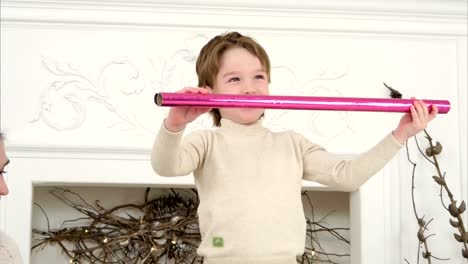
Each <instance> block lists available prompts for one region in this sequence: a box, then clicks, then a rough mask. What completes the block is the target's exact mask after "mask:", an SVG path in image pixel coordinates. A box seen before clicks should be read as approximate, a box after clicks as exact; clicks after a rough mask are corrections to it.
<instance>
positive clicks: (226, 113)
mask: <svg viewBox="0 0 468 264" xmlns="http://www.w3.org/2000/svg"><path fill="white" fill-rule="evenodd" d="M213 93H216V94H251V95H268V94H269V91H268V76H267V73H266V72H265V69H264V67H263V66H262V64H261V63H260V60H259V59H258V58H257V57H255V56H254V55H252V54H251V53H250V52H249V51H247V50H246V49H243V48H231V49H229V50H227V51H225V52H224V54H223V56H222V57H221V62H220V68H219V72H218V74H217V75H216V77H215V81H214V87H213ZM219 111H220V113H221V116H222V117H223V118H227V119H230V120H232V121H235V122H237V123H241V124H250V123H253V122H255V121H257V120H258V119H259V118H260V116H261V115H262V114H263V111H264V109H258V108H220V109H219Z"/></svg>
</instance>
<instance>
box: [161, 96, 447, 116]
mask: <svg viewBox="0 0 468 264" xmlns="http://www.w3.org/2000/svg"><path fill="white" fill-rule="evenodd" d="M154 101H155V103H156V105H158V106H194V107H208V108H265V109H293V110H329V111H367V112H401V113H407V112H410V106H411V105H412V104H413V101H414V100H413V99H392V98H358V97H320V96H281V95H244V94H242V95H240V94H191V93H157V94H156V95H155V97H154ZM422 101H423V102H424V103H426V105H427V106H428V108H429V110H430V109H431V106H432V105H436V106H437V107H438V110H439V113H440V114H446V113H448V112H449V110H450V102H449V101H448V100H422Z"/></svg>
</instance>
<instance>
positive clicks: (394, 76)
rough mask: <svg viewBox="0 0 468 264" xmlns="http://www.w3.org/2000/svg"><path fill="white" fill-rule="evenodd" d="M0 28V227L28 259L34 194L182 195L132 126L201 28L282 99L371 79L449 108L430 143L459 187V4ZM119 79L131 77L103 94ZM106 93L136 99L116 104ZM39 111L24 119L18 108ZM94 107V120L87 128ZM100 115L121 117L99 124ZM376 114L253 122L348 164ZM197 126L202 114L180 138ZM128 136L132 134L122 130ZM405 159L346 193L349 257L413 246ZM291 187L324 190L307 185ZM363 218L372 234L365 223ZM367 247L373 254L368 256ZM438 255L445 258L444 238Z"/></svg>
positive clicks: (191, 5) (151, 10)
mask: <svg viewBox="0 0 468 264" xmlns="http://www.w3.org/2000/svg"><path fill="white" fill-rule="evenodd" d="M129 2H130V1H129ZM0 19H1V27H2V40H1V41H2V66H4V67H2V68H1V70H2V78H1V82H2V85H1V98H0V100H1V109H0V110H1V120H0V121H1V124H0V125H1V128H2V130H6V132H7V138H8V137H9V138H10V140H11V141H10V142H8V141H7V152H8V154H9V156H10V159H11V160H12V163H11V165H10V168H8V171H9V173H8V179H7V180H8V183H9V185H10V187H11V190H12V193H11V194H10V195H9V196H7V197H5V198H6V199H2V200H1V201H0V205H1V206H0V213H1V216H0V228H2V229H5V230H6V232H8V233H9V234H11V235H12V236H13V237H14V238H15V239H17V241H18V242H19V243H20V245H21V252H22V254H23V255H24V256H25V261H26V262H28V260H29V248H30V235H31V234H30V228H31V221H30V219H31V208H32V202H31V201H32V200H33V198H34V193H33V187H34V186H50V185H92V186H153V187H162V188H165V187H170V186H179V187H192V186H193V179H192V178H191V176H189V177H185V178H163V177H159V176H157V175H155V174H154V172H153V171H152V170H151V166H150V164H149V153H150V144H151V142H152V139H153V135H152V134H151V133H152V132H151V131H150V133H147V132H146V134H144V133H142V132H141V131H147V130H151V129H148V124H153V122H154V123H158V124H159V123H160V121H161V120H162V118H163V116H164V113H163V111H164V110H161V111H158V113H153V112H150V111H151V110H153V108H152V106H153V105H152V104H151V101H150V98H149V97H150V96H149V95H151V93H152V92H153V90H151V89H147V88H160V87H179V84H180V83H179V82H177V83H175V82H172V83H171V81H170V79H171V78H170V76H171V74H174V76H182V75H183V78H187V79H189V78H192V77H193V76H188V75H185V74H180V73H181V72H182V73H185V71H179V72H177V73H176V72H175V71H176V70H177V69H176V68H174V67H176V66H174V64H177V63H179V62H183V63H186V64H190V67H191V66H193V65H192V64H193V62H194V56H196V52H195V51H194V50H190V48H193V49H197V48H199V47H198V45H199V44H198V42H197V43H195V41H191V40H190V41H188V42H190V45H186V43H184V41H185V40H187V37H190V36H193V37H194V38H195V39H199V40H201V41H200V42H205V41H206V40H207V38H208V37H207V36H208V35H211V34H214V33H220V32H222V31H227V30H231V29H235V30H239V31H244V30H246V31H247V32H248V33H249V34H250V33H252V35H254V36H258V37H260V38H262V40H264V41H265V42H262V43H265V44H267V45H268V47H266V48H267V50H269V51H270V50H274V52H272V53H270V56H271V55H273V56H275V60H272V62H273V70H274V71H275V72H274V73H273V76H281V77H275V78H274V80H273V83H272V86H271V88H272V89H276V88H278V87H282V86H285V88H288V89H289V88H290V90H281V92H283V94H284V93H295V94H314V93H317V94H319V95H324V94H328V95H337V96H339V95H350V94H358V95H363V94H365V95H376V96H386V94H385V91H384V90H383V89H384V88H383V87H381V86H379V85H381V81H387V79H388V80H390V81H394V82H395V83H394V84H391V85H392V86H394V87H395V88H397V89H400V88H401V89H402V91H403V92H406V94H405V95H406V96H412V95H422V94H423V95H427V96H429V97H437V96H447V97H449V99H453V100H454V102H453V106H454V107H453V111H452V112H451V113H450V114H449V115H447V116H443V117H441V118H439V120H437V124H436V125H434V128H435V129H434V130H435V133H437V132H443V133H440V135H442V136H440V137H438V138H440V139H441V141H442V142H444V143H445V142H446V144H447V147H444V151H448V152H450V153H451V154H452V153H455V155H458V154H460V158H459V159H451V160H447V161H445V162H446V166H447V168H449V169H451V170H452V173H451V177H454V178H453V180H454V182H456V184H458V183H460V186H461V187H460V188H459V190H460V196H463V195H464V196H465V197H466V194H467V193H468V191H467V186H468V183H467V181H468V180H467V178H466V177H463V176H462V175H466V172H467V162H466V161H467V149H468V148H467V146H466V145H467V139H466V131H467V125H466V118H467V109H466V102H467V91H466V87H467V77H466V71H467V61H466V55H467V54H466V50H467V40H466V38H467V34H468V33H467V9H466V1H458V0H454V1H411V2H409V1H377V0H376V1H361V2H357V1H338V0H332V1H325V0H318V1H306V0H291V1H280V0H271V1H266V0H261V1H248V0H240V1H234V0H219V1H216V0H200V1H196V0H174V1H169V0H167V1H157V0H138V1H133V2H131V3H127V2H126V1H123V0H112V1H111V0H109V1H107V0H98V1H91V0H83V1H71V0H60V1H54V0H50V1H46V0H39V1H22V0H16V1H12V0H2V1H1V18H0ZM4 36H6V37H4ZM123 38H129V39H130V38H132V39H131V41H127V42H126V41H121V40H122V39H123ZM160 38H164V41H160ZM125 40H127V39H125ZM31 43H33V44H31ZM142 43H143V44H146V46H145V45H143V44H142ZM291 43H292V44H294V46H293V45H291ZM4 44H5V45H4ZM155 47H157V49H155ZM348 47H350V48H349V49H345V48H348ZM5 51H7V52H5ZM197 51H198V50H197ZM285 51H286V52H285ZM4 52H5V53H4ZM103 53H105V54H103ZM149 54H150V55H149ZM304 54H306V55H304ZM307 56H309V57H307ZM174 60H175V61H174ZM42 62H43V63H42ZM171 63H173V64H172V65H171ZM327 63H329V65H330V66H327ZM179 66H180V65H179ZM314 67H315V68H314ZM322 68H323V70H322ZM190 69H191V70H192V68H190ZM171 72H172V73H171ZM24 73H28V76H27V78H25V77H23V76H24V75H25V74H24ZM148 76H150V77H148ZM115 77H119V78H116V79H115ZM383 79H385V80H383ZM121 80H123V81H125V82H128V83H127V84H126V85H123V86H121V87H119V88H118V89H115V90H112V89H114V88H117V85H114V84H118V82H119V81H121ZM278 80H279V84H278V83H275V82H276V81H278ZM183 81H184V82H185V81H187V80H185V79H184V80H183ZM112 82H113V84H112ZM187 82H188V81H187ZM380 88H382V91H380V90H379V89H380ZM41 89H43V90H41ZM65 91H66V92H65ZM145 92H146V93H147V94H146V95H142V93H145ZM110 93H115V94H117V95H118V96H119V97H120V98H121V99H122V98H123V100H128V98H132V97H138V96H142V97H144V98H145V101H140V100H135V101H132V102H131V103H129V105H126V106H125V107H118V104H117V103H116V102H115V101H113V100H112V99H111V98H112V96H111V95H110ZM25 94H27V95H28V96H25ZM277 94H280V93H279V92H278V93H277ZM384 94H385V95H384ZM41 96H42V97H41ZM146 97H148V98H147V99H148V100H146ZM52 98H55V99H57V98H58V100H57V101H53V100H51V99H52ZM36 102H37V104H38V107H37V110H36V111H35V112H34V111H31V112H33V114H31V113H30V112H29V111H28V110H29V109H28V108H29V107H30V106H31V105H35V103H36ZM51 102H52V103H51ZM142 104H146V105H144V106H145V107H142V108H143V110H142V111H140V112H139V114H140V115H139V116H140V117H141V118H142V119H143V120H145V121H146V122H147V123H138V121H139V120H135V119H133V118H132V111H133V110H135V108H137V107H140V106H141V105H142ZM96 105H97V106H98V107H96ZM57 106H59V107H57ZM90 106H93V108H91V109H92V110H89V107H90ZM55 107H57V108H55ZM129 108H132V109H129ZM51 109H58V111H56V112H53V114H52V112H51V111H50V110H51ZM148 109H149V111H147V110H148ZM65 110H66V111H68V112H66V111H65ZM91 111H93V115H97V116H98V117H97V118H95V119H96V120H94V121H93V122H91V124H89V120H90V119H91V118H90V117H91V115H89V112H91ZM104 114H108V115H104ZM64 116H66V117H68V118H70V119H66V118H64ZM103 116H106V117H107V116H113V117H115V120H120V121H119V122H120V123H118V125H115V124H116V123H111V124H109V123H106V122H107V119H104V118H103ZM304 116H306V117H307V118H308V119H306V120H308V121H309V122H304V120H305V119H304V118H302V117H304ZM57 117H58V118H57ZM387 117H388V116H386V115H382V114H380V115H378V116H376V115H372V114H368V115H366V116H362V115H357V114H354V113H353V114H351V113H342V114H337V115H335V116H333V115H328V114H322V113H320V114H319V113H308V114H305V115H303V116H296V115H295V114H294V115H293V114H289V113H285V112H275V113H273V114H271V115H267V118H266V120H265V121H266V122H265V123H267V124H268V125H271V126H274V128H275V129H284V128H285V127H286V125H285V126H283V121H284V122H285V123H286V124H287V127H290V128H291V127H294V128H300V129H306V131H308V133H309V134H308V135H306V136H310V135H311V134H313V136H314V137H316V138H314V140H315V139H317V138H320V137H321V138H320V140H318V141H319V142H325V143H326V144H328V145H329V146H330V147H331V148H332V150H331V151H332V152H334V153H335V154H337V152H336V151H334V150H338V151H341V150H342V151H343V152H345V153H338V155H339V156H342V157H345V158H349V157H354V156H356V155H358V154H359V153H360V152H361V151H364V149H366V148H367V146H369V145H370V146H371V145H372V144H374V143H375V142H377V140H378V139H379V138H380V136H381V135H383V134H381V133H383V132H382V131H385V132H387V130H388V129H387V128H388V127H390V126H392V128H393V126H394V124H393V123H392V122H394V121H395V120H393V119H391V118H387ZM145 118H147V119H145ZM327 118H328V119H329V120H333V122H326V121H327ZM31 121H33V122H32V123H31ZM112 124H114V126H112ZM317 124H320V128H319V127H318V125H317ZM290 125H293V126H290ZM109 126H110V129H108V128H109ZM205 126H206V123H205V120H201V121H200V122H199V123H196V124H195V125H194V127H192V129H197V128H202V127H205ZM103 127H104V128H105V129H103ZM128 127H130V128H136V129H134V131H136V132H134V131H131V132H126V131H125V132H122V131H123V130H125V128H128ZM154 128H155V127H153V129H154ZM9 130H10V131H11V133H10V136H8V132H9ZM446 130H450V131H451V133H453V135H456V136H453V135H447V134H446ZM369 131H371V132H372V133H370V132H369ZM132 132H133V133H132ZM148 139H149V140H148ZM80 140H81V141H80ZM10 143H12V144H10ZM327 147H328V146H327ZM329 150H330V149H329ZM349 150H351V151H353V152H351V153H349ZM347 151H348V152H347ZM403 156H404V153H403V152H402V153H401V155H400V157H398V158H399V159H396V160H394V161H392V163H390V164H389V165H388V166H387V167H386V168H385V169H384V170H383V171H381V172H379V173H378V174H377V175H376V176H375V177H374V178H372V179H371V181H369V182H368V183H366V184H365V185H364V186H363V187H362V188H361V190H359V191H358V192H355V193H352V195H351V226H352V232H353V238H352V239H353V243H352V245H351V247H352V263H353V264H370V263H377V262H379V261H380V262H382V261H383V260H384V261H385V262H384V263H385V264H393V263H402V262H403V260H402V258H403V257H411V254H415V253H416V252H414V251H413V249H411V252H410V251H409V250H410V249H405V248H402V245H405V246H406V245H411V246H412V245H413V242H412V240H413V239H415V235H414V234H415V233H416V231H414V230H413V229H412V226H411V224H412V223H413V222H412V220H413V219H411V217H408V213H407V211H405V210H406V209H407V208H408V206H409V205H410V204H409V203H408V201H409V200H408V199H407V196H408V190H407V188H406V186H410V185H408V175H407V173H408V169H407V168H406V166H405V165H404V164H405V163H404V162H405V159H404V158H403ZM303 186H304V188H305V189H309V190H319V191H327V190H330V189H329V188H327V187H324V186H321V185H318V184H315V183H304V185H303ZM429 189H430V188H429ZM436 198H437V197H436ZM420 201H422V199H420ZM421 206H425V207H426V208H429V209H431V210H434V207H436V206H432V204H423V203H421ZM17 208H23V209H24V210H21V211H18V209H17ZM437 208H438V207H437ZM437 208H435V209H437ZM376 219H377V221H380V222H379V224H380V226H375V225H372V223H374V222H375V221H376ZM445 227H447V228H449V227H448V226H445V225H444V226H443V228H445ZM408 229H409V230H411V232H405V231H407V230H408ZM413 231H414V232H413ZM407 241H409V242H407ZM444 241H445V240H444ZM375 245H378V247H379V248H378V250H369V248H370V247H372V246H373V247H375ZM415 245H416V244H415ZM408 248H409V247H408ZM415 248H416V247H415ZM441 248H443V249H445V250H451V249H450V248H449V246H448V245H445V244H444V245H441Z"/></svg>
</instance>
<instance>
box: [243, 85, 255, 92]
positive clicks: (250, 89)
mask: <svg viewBox="0 0 468 264" xmlns="http://www.w3.org/2000/svg"><path fill="white" fill-rule="evenodd" d="M244 94H256V90H255V86H254V85H252V84H249V83H247V84H245V87H244Z"/></svg>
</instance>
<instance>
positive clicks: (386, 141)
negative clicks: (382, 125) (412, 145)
mask: <svg viewBox="0 0 468 264" xmlns="http://www.w3.org/2000/svg"><path fill="white" fill-rule="evenodd" d="M381 143H382V144H377V146H379V149H380V154H381V155H383V156H385V154H387V155H389V156H390V157H392V156H393V155H395V154H396V153H397V152H398V151H400V149H401V148H403V147H404V146H405V145H404V144H401V143H400V142H399V141H398V140H397V139H396V138H395V137H394V136H393V134H392V133H389V134H388V135H387V136H386V137H384V138H383V139H382V141H381Z"/></svg>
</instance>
